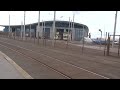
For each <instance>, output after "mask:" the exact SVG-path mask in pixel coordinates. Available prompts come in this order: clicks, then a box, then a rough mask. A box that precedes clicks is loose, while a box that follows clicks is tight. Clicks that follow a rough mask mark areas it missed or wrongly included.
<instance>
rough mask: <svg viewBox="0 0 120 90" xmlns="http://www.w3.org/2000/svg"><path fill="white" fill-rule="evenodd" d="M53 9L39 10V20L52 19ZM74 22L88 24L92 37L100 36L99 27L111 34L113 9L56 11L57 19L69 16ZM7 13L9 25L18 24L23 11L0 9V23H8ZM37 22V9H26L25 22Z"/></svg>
mask: <svg viewBox="0 0 120 90" xmlns="http://www.w3.org/2000/svg"><path fill="white" fill-rule="evenodd" d="M53 13H54V12H53V11H41V16H40V21H42V20H43V21H44V20H53ZM73 13H74V14H75V20H74V21H75V22H77V23H82V24H85V25H87V26H88V28H89V32H90V33H91V35H92V38H96V37H100V32H99V31H98V30H99V29H101V30H102V31H103V36H104V32H109V33H110V34H113V30H114V22H115V11H56V19H57V20H65V21H68V20H69V17H70V18H71V19H73ZM9 14H10V16H11V25H19V24H21V21H23V20H24V18H23V16H24V12H23V11H0V25H8V24H9ZM35 22H38V11H26V24H29V23H35ZM0 29H2V28H0ZM116 34H120V12H118V18H117V27H116Z"/></svg>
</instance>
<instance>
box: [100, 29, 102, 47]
mask: <svg viewBox="0 0 120 90" xmlns="http://www.w3.org/2000/svg"><path fill="white" fill-rule="evenodd" d="M99 31H100V32H101V38H100V48H101V41H102V30H101V29H99Z"/></svg>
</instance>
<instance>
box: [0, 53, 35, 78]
mask: <svg viewBox="0 0 120 90" xmlns="http://www.w3.org/2000/svg"><path fill="white" fill-rule="evenodd" d="M0 54H2V55H3V56H4V58H5V59H6V60H7V61H8V62H9V63H10V64H12V65H13V66H14V67H15V68H16V69H17V70H18V71H19V72H20V74H22V76H23V77H24V78H25V79H33V78H32V77H31V76H30V75H29V74H28V73H27V72H26V71H24V70H23V69H22V68H21V67H20V66H19V65H17V64H16V63H15V62H14V61H13V60H12V59H11V58H9V57H8V56H7V55H5V54H4V53H2V52H1V51H0Z"/></svg>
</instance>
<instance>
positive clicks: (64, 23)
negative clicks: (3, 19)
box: [0, 21, 88, 29]
mask: <svg viewBox="0 0 120 90" xmlns="http://www.w3.org/2000/svg"><path fill="white" fill-rule="evenodd" d="M44 22H45V25H46V26H50V27H51V26H52V24H53V21H44ZM55 22H56V23H55V26H56V27H69V21H55ZM30 25H31V27H36V26H37V25H38V23H31V24H26V25H25V26H26V28H27V27H29V26H30ZM40 25H42V22H40ZM0 26H3V27H8V26H9V25H0ZM83 26H84V28H86V29H88V27H87V26H86V25H84V24H80V23H76V22H74V27H75V28H83ZM10 27H16V28H17V27H21V25H10Z"/></svg>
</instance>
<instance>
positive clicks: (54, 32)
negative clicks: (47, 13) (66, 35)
mask: <svg viewBox="0 0 120 90" xmlns="http://www.w3.org/2000/svg"><path fill="white" fill-rule="evenodd" d="M55 18H56V11H54V20H53V46H54V44H55V40H54V37H55V34H56V30H55ZM55 39H56V38H55Z"/></svg>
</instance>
